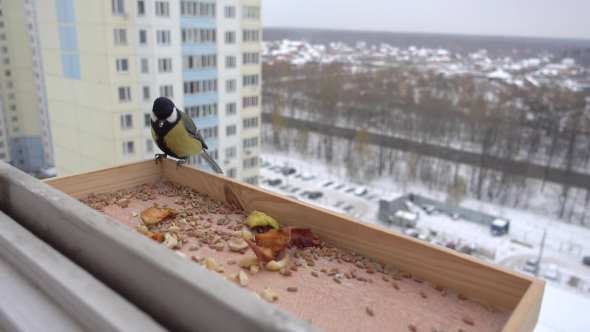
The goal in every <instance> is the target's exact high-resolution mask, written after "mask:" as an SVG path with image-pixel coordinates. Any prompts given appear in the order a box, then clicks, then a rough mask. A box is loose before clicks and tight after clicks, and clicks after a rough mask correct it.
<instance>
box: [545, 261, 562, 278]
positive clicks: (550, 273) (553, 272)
mask: <svg viewBox="0 0 590 332" xmlns="http://www.w3.org/2000/svg"><path fill="white" fill-rule="evenodd" d="M543 277H545V279H549V280H557V278H558V277H559V270H558V269H557V265H555V264H549V265H547V267H546V268H545V271H543Z"/></svg>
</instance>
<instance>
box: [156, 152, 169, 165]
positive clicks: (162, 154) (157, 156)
mask: <svg viewBox="0 0 590 332" xmlns="http://www.w3.org/2000/svg"><path fill="white" fill-rule="evenodd" d="M167 157H168V155H166V154H165V153H156V164H157V163H158V162H160V161H162V158H167Z"/></svg>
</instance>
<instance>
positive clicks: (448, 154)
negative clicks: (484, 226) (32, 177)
mask: <svg viewBox="0 0 590 332" xmlns="http://www.w3.org/2000/svg"><path fill="white" fill-rule="evenodd" d="M283 119H284V120H285V121H286V122H287V124H288V127H289V128H301V127H306V128H307V129H308V130H309V131H312V132H319V133H323V134H325V133H332V135H334V136H336V137H340V138H344V139H348V140H352V139H354V137H355V136H356V134H357V131H356V130H355V129H351V128H342V127H336V126H333V125H328V124H322V123H319V122H312V121H307V120H302V119H295V118H291V117H283ZM262 121H263V122H265V123H272V114H270V113H262ZM370 137H371V142H380V144H382V145H383V146H385V147H388V148H391V149H396V150H401V151H407V152H414V153H417V154H419V155H423V156H429V157H435V158H440V159H444V160H448V161H451V162H457V163H461V164H467V165H472V166H478V167H484V168H488V169H492V170H496V171H502V172H508V173H510V174H513V175H520V176H525V177H530V178H535V179H544V178H546V180H547V181H549V182H555V183H559V184H565V185H568V186H571V187H578V188H584V189H588V188H590V174H583V173H578V172H575V171H566V170H562V169H557V168H549V169H547V167H545V166H541V165H536V164H531V163H527V162H524V161H515V160H509V159H502V158H496V157H492V156H482V155H481V154H479V153H474V152H468V151H462V150H457V149H453V148H449V147H444V146H440V145H433V144H429V143H424V142H416V141H411V140H406V139H403V138H398V137H392V136H386V135H381V134H370Z"/></svg>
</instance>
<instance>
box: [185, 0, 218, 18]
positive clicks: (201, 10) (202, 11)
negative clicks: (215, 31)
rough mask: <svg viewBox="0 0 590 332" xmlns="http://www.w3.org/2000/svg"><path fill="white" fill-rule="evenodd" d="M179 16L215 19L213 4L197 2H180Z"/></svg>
mask: <svg viewBox="0 0 590 332" xmlns="http://www.w3.org/2000/svg"><path fill="white" fill-rule="evenodd" d="M180 14H181V15H186V16H207V17H215V4H214V3H199V2H197V1H181V2H180Z"/></svg>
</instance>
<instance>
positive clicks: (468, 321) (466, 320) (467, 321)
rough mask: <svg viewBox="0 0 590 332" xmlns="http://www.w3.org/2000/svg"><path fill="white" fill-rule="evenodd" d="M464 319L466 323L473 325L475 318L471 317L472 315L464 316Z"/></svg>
mask: <svg viewBox="0 0 590 332" xmlns="http://www.w3.org/2000/svg"><path fill="white" fill-rule="evenodd" d="M463 321H464V322H465V323H466V324H469V325H473V319H471V317H463Z"/></svg>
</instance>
